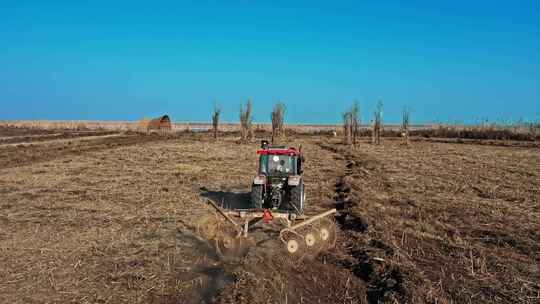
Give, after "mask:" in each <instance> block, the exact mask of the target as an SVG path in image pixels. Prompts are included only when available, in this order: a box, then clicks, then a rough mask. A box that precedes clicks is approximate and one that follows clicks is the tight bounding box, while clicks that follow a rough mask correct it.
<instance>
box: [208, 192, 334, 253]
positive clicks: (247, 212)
mask: <svg viewBox="0 0 540 304" xmlns="http://www.w3.org/2000/svg"><path fill="white" fill-rule="evenodd" d="M207 201H208V203H209V204H210V205H211V206H212V207H214V209H216V211H217V212H218V213H219V214H220V215H222V216H223V217H224V218H225V219H226V220H227V221H228V222H230V223H231V224H232V225H233V227H234V229H235V230H236V231H237V233H238V234H237V235H236V237H241V236H243V237H245V238H247V237H248V233H249V228H250V227H252V226H253V225H255V224H256V223H258V222H260V221H261V220H263V217H264V214H265V212H264V210H263V211H261V210H260V209H238V210H223V209H222V208H220V207H219V206H218V205H216V203H214V202H213V201H211V200H207ZM336 212H337V210H336V209H330V210H328V211H325V212H323V213H320V214H317V215H313V216H309V217H308V216H305V215H300V216H296V214H294V213H290V212H280V211H274V212H271V215H272V218H273V219H279V220H281V221H282V222H284V223H285V226H286V228H283V229H281V230H280V231H279V238H280V240H281V241H282V242H283V243H285V244H286V243H287V242H286V241H285V240H284V239H283V234H284V233H286V232H290V233H293V234H295V235H297V236H298V237H300V238H302V239H304V236H303V235H302V234H300V233H297V232H296V230H298V229H300V228H302V227H304V226H306V225H310V224H312V223H314V222H316V221H318V220H320V219H322V218H324V217H327V216H329V215H332V214H334V213H336ZM232 217H236V218H240V219H243V220H244V223H243V224H240V223H237V222H236V221H235V220H234V219H233V218H232ZM295 221H301V222H299V223H296V224H295Z"/></svg>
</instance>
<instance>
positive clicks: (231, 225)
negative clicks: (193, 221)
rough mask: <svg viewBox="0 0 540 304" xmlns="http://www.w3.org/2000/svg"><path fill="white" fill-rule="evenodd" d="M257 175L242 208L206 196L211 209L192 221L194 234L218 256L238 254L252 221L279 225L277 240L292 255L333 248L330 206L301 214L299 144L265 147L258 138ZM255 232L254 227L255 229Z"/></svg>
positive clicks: (309, 254)
mask: <svg viewBox="0 0 540 304" xmlns="http://www.w3.org/2000/svg"><path fill="white" fill-rule="evenodd" d="M257 154H258V155H259V169H258V174H257V176H255V178H254V179H253V182H252V185H251V206H250V207H249V208H247V209H228V208H224V207H223V206H224V205H226V204H225V203H226V202H221V206H219V205H218V204H216V202H214V201H212V200H207V202H208V203H209V204H210V206H212V207H213V209H214V210H215V211H216V212H215V213H214V215H211V216H205V217H203V218H202V219H201V220H200V221H199V224H198V230H199V234H200V235H201V236H203V237H204V238H206V239H208V240H210V241H213V243H214V246H215V249H216V253H218V255H219V256H221V257H224V258H228V257H238V256H241V255H243V254H245V252H246V251H245V249H246V248H247V245H248V244H253V242H252V238H251V237H250V233H251V232H254V231H255V229H253V227H254V226H256V225H266V224H272V223H275V225H269V226H271V227H276V225H279V226H281V228H280V230H279V239H280V240H281V243H282V244H284V245H285V246H284V247H285V252H286V253H287V255H288V256H289V257H291V258H292V259H293V260H296V261H300V260H302V259H303V258H305V257H314V256H316V255H317V254H318V253H319V252H321V251H325V250H328V249H331V248H333V246H334V244H335V242H336V237H337V233H336V226H335V223H334V220H333V217H334V215H335V213H336V212H337V210H336V209H330V210H327V211H325V212H322V213H319V214H312V215H306V214H305V213H304V210H305V207H306V206H305V188H304V181H303V179H302V163H303V162H304V157H303V155H302V152H301V148H300V149H298V150H297V149H295V148H291V147H286V146H270V145H269V144H268V141H266V140H264V141H262V142H261V147H260V149H259V150H257ZM259 231H260V230H259Z"/></svg>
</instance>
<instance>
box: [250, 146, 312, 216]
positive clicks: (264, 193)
mask: <svg viewBox="0 0 540 304" xmlns="http://www.w3.org/2000/svg"><path fill="white" fill-rule="evenodd" d="M257 154H258V155H259V172H258V175H257V176H255V178H254V179H253V184H252V186H251V202H252V204H253V207H254V208H257V209H262V208H264V209H273V210H283V211H291V212H294V213H296V214H297V215H300V214H302V213H303V210H304V204H305V203H304V202H305V192H304V181H303V179H302V162H303V161H304V158H303V156H302V153H301V151H300V150H297V149H295V148H290V147H286V146H270V145H269V144H268V141H265V140H263V141H262V142H261V149H260V150H258V151H257Z"/></svg>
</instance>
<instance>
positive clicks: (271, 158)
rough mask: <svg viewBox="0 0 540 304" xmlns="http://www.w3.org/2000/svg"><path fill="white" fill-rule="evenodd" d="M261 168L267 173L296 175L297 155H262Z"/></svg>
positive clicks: (262, 171)
mask: <svg viewBox="0 0 540 304" xmlns="http://www.w3.org/2000/svg"><path fill="white" fill-rule="evenodd" d="M260 170H261V173H262V174H266V175H270V176H272V175H296V156H289V155H261V159H260Z"/></svg>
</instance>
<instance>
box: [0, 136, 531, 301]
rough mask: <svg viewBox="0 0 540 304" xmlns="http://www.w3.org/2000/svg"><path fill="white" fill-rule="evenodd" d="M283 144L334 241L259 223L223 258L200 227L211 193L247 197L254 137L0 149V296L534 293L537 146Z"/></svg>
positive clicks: (301, 297) (503, 297)
mask: <svg viewBox="0 0 540 304" xmlns="http://www.w3.org/2000/svg"><path fill="white" fill-rule="evenodd" d="M20 135H21V134H17V136H20ZM22 135H24V134H22ZM5 136H8V135H5ZM9 136H13V135H9ZM70 136H71V135H70ZM70 138H71V137H70ZM73 138H75V139H76V138H78V136H76V135H73ZM288 140H289V142H290V143H291V144H294V145H300V144H301V145H302V147H303V151H304V153H305V155H306V158H307V162H306V165H305V180H306V186H307V189H308V190H307V191H308V198H307V199H308V203H309V207H308V211H307V212H308V213H313V214H314V213H317V212H320V211H323V210H326V209H328V208H332V207H337V208H339V209H340V216H339V217H338V222H339V231H338V232H339V239H338V244H337V247H336V248H335V249H334V250H333V251H331V252H329V253H327V254H324V255H321V256H319V257H318V258H317V259H315V260H313V261H310V260H307V261H303V262H302V263H299V264H297V263H290V262H289V261H287V260H286V259H283V258H282V257H281V256H280V252H281V251H280V249H279V246H278V245H279V243H276V242H275V241H274V240H273V239H275V237H276V235H275V230H271V229H269V228H268V227H266V228H264V227H263V228H261V229H259V230H258V231H257V232H256V233H255V236H256V238H257V242H258V243H257V246H254V247H251V249H250V250H249V252H248V253H247V255H246V256H245V257H244V258H242V259H240V260H239V261H234V262H230V261H222V260H220V259H219V258H218V256H217V255H216V254H215V252H214V250H213V248H212V246H211V244H209V243H208V242H207V241H206V240H204V239H202V238H201V237H200V236H199V235H198V234H197V222H198V219H199V218H201V217H202V216H205V215H207V214H209V213H210V212H211V209H210V208H209V206H208V205H207V204H206V200H207V199H208V198H210V199H213V200H216V201H221V200H224V201H225V202H226V203H227V204H231V205H232V204H245V203H246V200H247V198H248V195H247V193H248V191H249V188H250V183H251V178H252V176H253V175H254V174H255V172H256V166H257V162H256V159H257V157H256V154H255V150H256V149H257V147H258V144H257V143H253V144H247V145H239V144H237V143H236V138H233V137H224V138H221V139H220V140H219V141H218V142H214V141H213V140H211V139H210V138H209V137H208V135H206V134H179V135H170V136H158V135H146V136H145V135H138V134H131V133H122V134H119V135H118V136H115V137H97V138H89V139H88V140H84V141H83V140H73V141H71V140H69V141H64V140H62V141H58V140H54V139H53V140H51V141H50V142H48V141H45V142H43V143H41V144H39V145H19V146H18V145H8V146H3V147H2V146H0V302H2V303H53V302H56V303H66V302H75V303H201V302H203V303H211V302H217V303H378V302H381V303H384V302H387V303H395V302H397V303H422V302H425V303H539V302H540V297H539V293H540V286H539V282H540V269H539V266H538V265H539V264H540V233H539V231H540V230H539V228H540V220H538V219H539V218H540V217H539V215H540V173H539V172H540V170H539V169H540V153H539V152H540V151H539V150H538V148H534V147H528V148H523V147H521V148H520V147H492V146H481V145H473V144H471V145H462V144H453V143H431V142H414V143H413V144H412V146H411V147H410V148H407V147H404V146H401V145H400V144H399V142H397V141H392V140H385V141H383V145H381V146H373V145H370V144H368V143H360V144H359V145H358V146H357V147H356V148H355V149H352V150H351V149H350V148H348V147H344V146H343V145H341V144H340V143H338V141H337V139H332V138H329V137H323V136H299V137H297V138H289V139H288Z"/></svg>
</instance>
